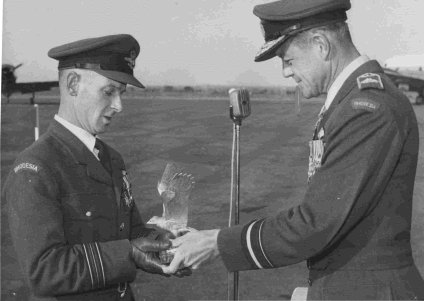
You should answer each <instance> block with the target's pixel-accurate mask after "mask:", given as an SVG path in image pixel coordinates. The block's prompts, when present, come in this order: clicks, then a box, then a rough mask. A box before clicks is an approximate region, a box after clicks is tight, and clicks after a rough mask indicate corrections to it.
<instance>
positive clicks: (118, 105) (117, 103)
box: [110, 95, 122, 113]
mask: <svg viewBox="0 0 424 301" xmlns="http://www.w3.org/2000/svg"><path fill="white" fill-rule="evenodd" d="M110 107H111V108H112V109H113V110H114V111H115V112H117V113H119V112H121V111H122V100H121V96H120V95H119V96H116V97H115V98H114V99H113V101H112V104H111V106H110Z"/></svg>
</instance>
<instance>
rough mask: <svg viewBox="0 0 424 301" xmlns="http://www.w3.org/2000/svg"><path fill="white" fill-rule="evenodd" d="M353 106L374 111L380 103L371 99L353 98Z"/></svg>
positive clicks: (356, 108)
mask: <svg viewBox="0 0 424 301" xmlns="http://www.w3.org/2000/svg"><path fill="white" fill-rule="evenodd" d="M351 104H352V108H354V109H355V110H366V111H369V112H374V111H375V110H377V109H378V107H379V106H380V104H379V103H377V102H375V101H373V100H371V99H353V100H352V101H351Z"/></svg>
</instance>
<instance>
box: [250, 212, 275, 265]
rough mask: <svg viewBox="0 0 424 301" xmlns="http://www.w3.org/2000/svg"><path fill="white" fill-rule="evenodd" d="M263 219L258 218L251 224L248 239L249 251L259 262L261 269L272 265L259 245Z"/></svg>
mask: <svg viewBox="0 0 424 301" xmlns="http://www.w3.org/2000/svg"><path fill="white" fill-rule="evenodd" d="M263 222H264V220H263V219H262V220H259V221H257V222H256V223H254V224H252V225H251V227H250V231H249V236H248V239H249V240H250V250H249V251H250V253H251V256H252V257H253V256H254V258H255V259H256V261H258V262H259V264H260V266H261V268H262V269H269V268H271V267H272V265H271V264H270V263H269V261H268V259H267V257H266V255H265V254H264V252H263V249H262V246H261V237H260V230H261V226H262V223H263Z"/></svg>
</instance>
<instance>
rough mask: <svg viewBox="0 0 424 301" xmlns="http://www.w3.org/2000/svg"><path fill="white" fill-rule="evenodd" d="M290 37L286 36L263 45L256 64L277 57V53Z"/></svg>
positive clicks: (256, 58) (257, 55) (256, 57)
mask: <svg viewBox="0 0 424 301" xmlns="http://www.w3.org/2000/svg"><path fill="white" fill-rule="evenodd" d="M287 38H288V36H287V35H284V36H281V37H279V38H278V39H275V40H272V41H268V42H266V43H265V44H263V45H262V47H261V49H260V50H259V51H258V53H257V54H256V56H255V62H263V61H266V60H269V59H272V58H273V57H275V56H276V51H277V50H278V48H280V46H281V45H283V43H284V42H285V41H286V40H287Z"/></svg>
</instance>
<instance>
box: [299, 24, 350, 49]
mask: <svg viewBox="0 0 424 301" xmlns="http://www.w3.org/2000/svg"><path fill="white" fill-rule="evenodd" d="M315 33H321V34H324V35H326V36H327V37H329V38H330V39H332V40H333V41H337V42H338V43H340V44H342V45H345V44H346V43H352V36H351V34H350V30H349V26H348V25H347V23H346V22H344V21H341V22H336V23H332V24H328V25H324V26H320V27H315V28H312V29H309V30H306V31H304V32H301V33H299V34H297V35H295V36H294V37H293V38H292V42H294V43H296V44H297V45H298V46H308V45H309V43H310V42H311V39H310V37H311V36H312V35H313V34H315Z"/></svg>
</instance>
